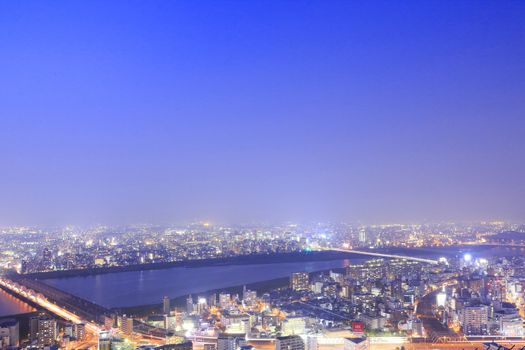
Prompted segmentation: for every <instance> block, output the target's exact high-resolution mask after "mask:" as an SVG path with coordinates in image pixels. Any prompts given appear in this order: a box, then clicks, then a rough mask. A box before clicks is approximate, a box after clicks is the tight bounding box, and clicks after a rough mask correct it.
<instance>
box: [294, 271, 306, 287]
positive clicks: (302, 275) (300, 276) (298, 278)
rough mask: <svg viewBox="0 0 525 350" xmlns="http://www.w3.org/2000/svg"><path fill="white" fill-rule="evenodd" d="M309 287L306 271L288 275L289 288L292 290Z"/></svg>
mask: <svg viewBox="0 0 525 350" xmlns="http://www.w3.org/2000/svg"><path fill="white" fill-rule="evenodd" d="M308 287H309V275H308V272H294V273H292V276H291V277H290V288H292V289H293V290H307V289H308Z"/></svg>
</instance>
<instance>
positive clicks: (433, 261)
mask: <svg viewBox="0 0 525 350" xmlns="http://www.w3.org/2000/svg"><path fill="white" fill-rule="evenodd" d="M322 250H328V251H336V252H343V253H353V254H361V255H369V256H379V257H381V258H392V259H405V260H412V261H418V262H423V263H428V264H438V263H439V262H438V261H437V260H432V259H425V258H417V257H413V256H405V255H397V254H386V253H376V252H368V251H363V250H354V249H344V248H322Z"/></svg>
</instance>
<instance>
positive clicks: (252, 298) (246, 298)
mask: <svg viewBox="0 0 525 350" xmlns="http://www.w3.org/2000/svg"><path fill="white" fill-rule="evenodd" d="M242 301H243V302H244V304H245V305H253V304H255V302H256V301H257V292H256V291H254V290H249V289H246V286H244V288H243V290H242Z"/></svg>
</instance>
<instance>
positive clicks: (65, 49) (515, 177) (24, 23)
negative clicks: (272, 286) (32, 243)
mask: <svg viewBox="0 0 525 350" xmlns="http://www.w3.org/2000/svg"><path fill="white" fill-rule="evenodd" d="M524 152H525V2H524V1H504V0H502V1H461V0H460V1H458V0H453V1H446V0H436V1H419V0H418V1H327V0H319V1H268V0H266V1H241V0H238V1H197V0H188V1H175V0H169V1H157V0H151V1H145V0H144V1H117V0H112V1H106V0H103V1H94V0H89V1H87V0H86V1H40V0H38V1H7V0H5V1H1V2H0V224H49V223H98V222H107V223H126V222H133V223H135V222H178V221H182V220H195V219H211V220H214V221H226V222H247V221H252V220H308V221H310V220H345V221H358V220H360V221H363V222H407V221H410V222H414V221H424V220H430V221H438V220H477V219H510V220H521V221H525V155H524Z"/></svg>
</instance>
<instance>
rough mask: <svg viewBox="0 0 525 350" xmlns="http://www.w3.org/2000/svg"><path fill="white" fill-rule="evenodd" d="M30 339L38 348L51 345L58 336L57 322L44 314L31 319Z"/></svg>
mask: <svg viewBox="0 0 525 350" xmlns="http://www.w3.org/2000/svg"><path fill="white" fill-rule="evenodd" d="M29 326H30V338H31V340H32V341H36V342H37V343H38V345H39V346H44V345H53V344H54V343H55V342H56V339H57V336H58V329H57V322H56V320H55V319H54V318H51V317H49V316H47V315H45V314H41V315H38V316H36V317H32V318H31V320H30V324H29Z"/></svg>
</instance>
